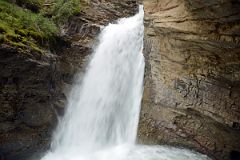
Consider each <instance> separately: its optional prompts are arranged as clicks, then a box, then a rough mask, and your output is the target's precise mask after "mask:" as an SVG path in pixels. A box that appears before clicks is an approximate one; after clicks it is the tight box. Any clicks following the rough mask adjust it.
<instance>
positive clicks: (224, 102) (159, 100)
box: [139, 0, 240, 160]
mask: <svg viewBox="0 0 240 160" xmlns="http://www.w3.org/2000/svg"><path fill="white" fill-rule="evenodd" d="M144 7H145V26H146V27H145V50H144V54H145V58H146V75H145V88H144V89H145V90H144V97H143V103H142V111H141V118H140V124H139V141H140V142H144V143H154V144H171V145H176V146H184V147H188V148H192V149H195V150H198V151H200V152H202V153H205V154H208V155H209V156H210V157H212V158H213V159H219V160H224V159H226V160H227V159H230V157H231V156H232V157H234V156H239V152H240V98H239V97H240V2H239V1H237V0H211V1H209V0H203V1H198V0H171V1H169V0H145V1H144Z"/></svg>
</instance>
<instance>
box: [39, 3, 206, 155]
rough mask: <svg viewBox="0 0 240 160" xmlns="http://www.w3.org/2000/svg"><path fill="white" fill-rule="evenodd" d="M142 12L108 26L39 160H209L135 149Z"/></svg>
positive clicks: (159, 149) (171, 151)
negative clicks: (45, 152) (48, 145)
mask: <svg viewBox="0 0 240 160" xmlns="http://www.w3.org/2000/svg"><path fill="white" fill-rule="evenodd" d="M143 17H144V11H143V7H140V10H139V13H138V14H136V15H135V16H133V17H130V18H123V19H120V20H119V21H118V22H117V24H109V25H108V26H106V27H105V28H104V29H103V30H102V33H101V34H100V36H99V45H98V46H97V47H96V48H95V52H94V53H93V57H92V59H91V61H90V63H89V65H88V68H87V72H86V74H85V76H84V79H83V80H82V82H81V84H80V85H79V84H77V85H75V86H74V88H73V90H72V92H71V94H70V96H69V104H68V107H67V111H66V114H65V115H64V117H63V119H62V120H61V122H60V125H59V126H58V128H57V130H56V132H55V134H54V138H53V142H52V146H51V150H50V151H49V152H48V153H47V154H46V155H45V156H44V157H43V158H42V160H186V159H190V160H207V159H208V158H207V157H206V156H204V155H201V154H197V153H193V152H191V151H188V150H184V149H176V148H170V147H162V146H142V145H136V144H135V140H136V134H137V133H136V132H137V125H138V119H139V111H140V103H141V98H142V91H143V75H144V57H143V54H142V49H143V33H144V31H143V30H144V26H143Z"/></svg>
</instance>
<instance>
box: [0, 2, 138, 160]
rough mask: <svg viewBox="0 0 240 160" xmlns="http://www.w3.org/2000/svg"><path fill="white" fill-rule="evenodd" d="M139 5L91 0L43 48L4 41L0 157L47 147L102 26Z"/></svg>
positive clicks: (23, 159)
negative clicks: (24, 48)
mask: <svg viewBox="0 0 240 160" xmlns="http://www.w3.org/2000/svg"><path fill="white" fill-rule="evenodd" d="M136 10H137V3H136V1H132V0H122V1H114V0H112V1H106V2H105V1H104V2H102V1H98V0H91V1H88V7H87V9H85V10H84V11H82V12H80V13H79V14H78V15H75V16H73V17H71V18H70V19H69V21H68V22H67V23H66V24H65V25H64V26H63V27H62V30H61V35H60V37H59V39H58V40H57V44H56V45H55V46H52V48H51V50H46V51H45V52H44V53H43V54H40V53H36V52H33V51H22V50H21V51H20V50H19V49H18V48H14V47H10V46H7V45H4V44H0V53H1V54H0V159H1V160H2V159H4V160H27V159H28V158H29V157H32V156H33V155H35V154H36V153H40V152H44V151H45V150H46V149H48V147H49V144H50V142H51V135H52V131H53V129H54V127H55V126H56V124H57V116H61V115H62V114H63V112H64V109H65V104H66V102H67V96H68V92H69V90H70V88H71V86H72V85H73V84H74V83H75V81H74V77H75V74H76V73H77V72H80V73H83V72H84V66H85V65H86V62H87V61H88V59H89V54H90V53H91V50H92V46H93V44H94V43H95V41H96V40H95V38H96V37H97V35H98V33H99V32H100V27H101V26H103V25H106V24H107V23H109V22H112V21H114V20H116V19H118V18H120V17H125V16H130V15H132V14H134V13H135V12H136ZM81 75H82V74H80V75H79V76H81Z"/></svg>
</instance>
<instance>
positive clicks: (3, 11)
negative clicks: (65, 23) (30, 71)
mask: <svg viewBox="0 0 240 160" xmlns="http://www.w3.org/2000/svg"><path fill="white" fill-rule="evenodd" d="M32 1H33V0H32ZM57 33H58V28H57V27H56V25H55V24H54V22H53V21H52V20H50V19H48V18H45V17H43V16H42V15H41V14H36V13H33V12H31V11H29V10H27V9H23V8H21V7H18V6H16V5H15V4H12V3H9V2H7V1H4V0H0V42H5V43H9V44H12V45H15V46H18V47H19V48H27V47H31V48H36V50H37V48H38V47H37V46H39V44H43V43H42V42H43V41H46V40H47V41H48V40H49V39H51V38H52V37H54V36H56V34H57Z"/></svg>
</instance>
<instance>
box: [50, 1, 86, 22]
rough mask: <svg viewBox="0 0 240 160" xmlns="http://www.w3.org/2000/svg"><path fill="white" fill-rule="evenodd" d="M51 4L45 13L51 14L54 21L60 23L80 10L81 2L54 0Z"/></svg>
mask: <svg viewBox="0 0 240 160" xmlns="http://www.w3.org/2000/svg"><path fill="white" fill-rule="evenodd" d="M52 4H53V5H51V6H50V7H49V8H48V11H46V10H45V14H48V15H51V17H52V19H53V20H54V22H55V23H56V24H57V25H61V24H63V23H64V22H65V21H66V20H68V18H69V17H71V16H73V15H74V14H77V13H79V12H80V11H81V7H80V6H81V4H82V3H81V2H80V0H54V1H53V2H52Z"/></svg>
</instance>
